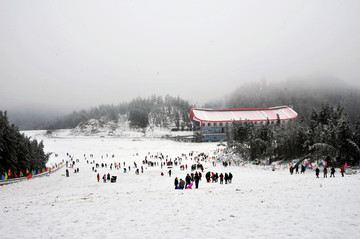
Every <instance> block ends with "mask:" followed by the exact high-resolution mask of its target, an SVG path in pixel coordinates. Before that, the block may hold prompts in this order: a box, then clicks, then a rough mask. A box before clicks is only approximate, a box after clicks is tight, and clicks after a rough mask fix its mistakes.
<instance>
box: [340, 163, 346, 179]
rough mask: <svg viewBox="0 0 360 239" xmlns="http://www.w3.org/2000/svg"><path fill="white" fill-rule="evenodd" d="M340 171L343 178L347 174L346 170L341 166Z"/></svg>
mask: <svg viewBox="0 0 360 239" xmlns="http://www.w3.org/2000/svg"><path fill="white" fill-rule="evenodd" d="M340 171H341V176H343V177H344V172H345V168H344V166H341V168H340Z"/></svg>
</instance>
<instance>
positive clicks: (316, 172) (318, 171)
mask: <svg viewBox="0 0 360 239" xmlns="http://www.w3.org/2000/svg"><path fill="white" fill-rule="evenodd" d="M319 173H320V169H319V168H316V169H315V174H316V177H317V178H318V177H319Z"/></svg>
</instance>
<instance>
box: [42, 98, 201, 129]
mask: <svg viewBox="0 0 360 239" xmlns="http://www.w3.org/2000/svg"><path fill="white" fill-rule="evenodd" d="M192 107H194V106H193V105H191V104H190V103H189V102H188V101H186V100H183V99H181V98H180V97H172V96H169V95H167V96H166V97H165V98H163V97H161V96H156V95H153V96H151V97H148V98H141V97H138V98H136V99H133V100H132V101H131V102H129V103H121V104H118V105H100V106H98V107H93V108H91V109H89V110H81V111H74V112H72V113H71V114H68V115H66V116H64V117H61V118H58V119H57V120H55V121H53V122H50V123H48V124H46V125H44V126H42V127H41V128H42V129H50V130H55V129H71V128H75V127H76V126H77V125H78V124H79V123H81V122H86V121H88V120H89V119H102V120H105V121H117V120H118V119H119V115H126V116H127V118H128V120H129V121H130V125H131V126H132V127H135V128H146V127H147V126H149V125H150V124H151V125H153V126H159V127H170V128H174V129H176V130H185V129H191V122H190V119H189V117H188V115H189V112H190V109H191V108H192Z"/></svg>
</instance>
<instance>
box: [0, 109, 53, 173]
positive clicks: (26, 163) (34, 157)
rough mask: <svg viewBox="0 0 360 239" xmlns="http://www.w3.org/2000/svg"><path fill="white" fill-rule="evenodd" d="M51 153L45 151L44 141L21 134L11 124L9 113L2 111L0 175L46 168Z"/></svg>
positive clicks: (0, 124)
mask: <svg viewBox="0 0 360 239" xmlns="http://www.w3.org/2000/svg"><path fill="white" fill-rule="evenodd" d="M48 160H49V154H46V153H44V145H43V142H42V141H40V142H38V141H37V140H36V139H33V140H31V139H30V137H27V136H25V135H24V134H21V133H20V131H19V129H18V127H17V126H15V125H14V124H12V125H10V123H9V120H8V117H7V113H6V112H2V111H0V175H4V174H5V173H7V172H8V171H9V170H11V172H13V173H19V172H20V171H21V172H24V173H25V172H26V170H41V169H44V168H46V166H45V165H46V163H47V161H48Z"/></svg>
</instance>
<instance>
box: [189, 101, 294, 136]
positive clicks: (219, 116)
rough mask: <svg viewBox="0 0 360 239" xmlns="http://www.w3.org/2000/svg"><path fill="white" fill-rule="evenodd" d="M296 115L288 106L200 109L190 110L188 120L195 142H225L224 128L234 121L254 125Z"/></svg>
mask: <svg viewBox="0 0 360 239" xmlns="http://www.w3.org/2000/svg"><path fill="white" fill-rule="evenodd" d="M297 116H298V114H297V113H296V112H295V111H294V110H293V109H291V108H290V107H288V106H278V107H271V108H245V109H200V108H192V109H191V111H190V119H191V122H192V124H193V129H194V138H195V141H196V142H212V141H221V140H227V138H226V127H227V126H228V125H229V124H231V123H232V122H234V121H252V122H254V123H255V124H265V123H266V122H267V121H269V122H270V124H274V123H275V122H276V121H277V120H280V121H281V122H286V121H289V120H292V119H295V118H296V117H297Z"/></svg>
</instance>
